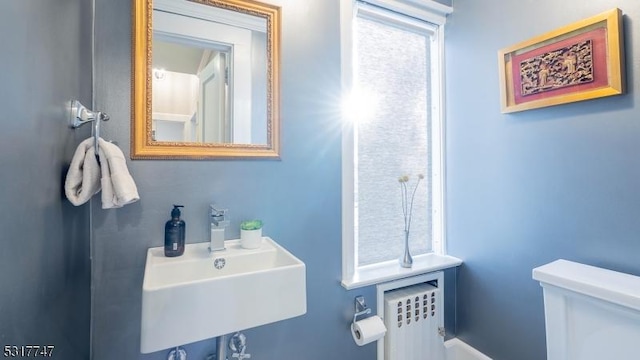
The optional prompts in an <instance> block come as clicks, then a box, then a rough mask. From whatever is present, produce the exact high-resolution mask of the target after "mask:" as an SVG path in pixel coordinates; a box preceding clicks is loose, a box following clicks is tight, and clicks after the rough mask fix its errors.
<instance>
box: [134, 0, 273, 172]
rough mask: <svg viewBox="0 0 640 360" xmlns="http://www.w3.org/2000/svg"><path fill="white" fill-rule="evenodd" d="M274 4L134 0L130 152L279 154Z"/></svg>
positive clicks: (139, 155)
mask: <svg viewBox="0 0 640 360" xmlns="http://www.w3.org/2000/svg"><path fill="white" fill-rule="evenodd" d="M280 17H281V13H280V7H277V6H274V5H269V4H264V3H261V2H257V1H253V0H153V1H152V0H133V19H132V20H133V21H132V22H133V39H132V43H133V49H132V58H133V59H132V67H133V76H132V78H133V79H132V119H131V158H132V159H191V160H197V159H226V158H252V159H260V158H264V159H279V157H280V109H279V101H280V72H279V71H280V69H279V66H280V21H281V19H280Z"/></svg>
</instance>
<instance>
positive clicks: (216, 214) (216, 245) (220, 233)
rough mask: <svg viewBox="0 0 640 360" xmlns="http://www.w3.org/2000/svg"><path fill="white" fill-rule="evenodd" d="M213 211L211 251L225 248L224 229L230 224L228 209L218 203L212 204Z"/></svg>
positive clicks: (211, 212) (210, 214) (211, 213)
mask: <svg viewBox="0 0 640 360" xmlns="http://www.w3.org/2000/svg"><path fill="white" fill-rule="evenodd" d="M210 207H211V211H210V213H209V216H210V217H211V239H210V244H209V251H210V252H214V251H222V250H224V249H225V247H224V240H225V235H224V231H225V228H226V227H227V226H229V217H228V215H227V212H228V210H227V209H221V208H220V207H218V205H216V204H211V206H210Z"/></svg>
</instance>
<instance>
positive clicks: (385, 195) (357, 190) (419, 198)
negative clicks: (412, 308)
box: [342, 0, 459, 289]
mask: <svg viewBox="0 0 640 360" xmlns="http://www.w3.org/2000/svg"><path fill="white" fill-rule="evenodd" d="M426 3H431V2H429V1H427V2H426ZM342 5H343V6H344V7H343V13H342V16H343V18H342V27H343V29H342V31H343V33H342V38H343V44H342V45H343V46H342V53H343V64H342V66H343V77H344V83H345V88H346V91H345V93H348V94H349V96H346V98H345V99H346V100H345V104H344V105H345V122H346V124H345V131H344V133H343V167H342V168H343V185H342V188H343V205H342V207H343V209H342V210H343V271H342V272H343V274H342V284H343V286H345V287H346V288H349V289H350V288H355V287H359V286H365V285H370V284H375V283H379V282H382V281H387V280H391V279H395V278H400V277H406V276H410V275H415V274H420V273H424V272H428V271H434V270H439V269H442V268H445V267H450V266H455V265H458V264H459V260H458V259H454V258H450V257H447V256H444V239H443V236H444V232H443V205H442V204H443V196H442V195H443V186H442V181H443V179H442V170H443V164H442V147H443V141H442V137H443V131H442V120H443V119H442V113H443V111H442V103H443V101H442V78H443V73H442V53H443V51H442V38H443V36H442V25H443V24H444V19H445V16H446V13H447V12H449V11H450V10H451V9H450V8H448V7H446V6H443V5H440V4H438V3H432V4H429V5H428V6H427V7H425V6H424V5H422V6H420V7H416V5H415V4H414V2H411V1H408V0H405V1H398V0H378V1H368V2H367V3H360V2H355V3H354V2H353V1H343V3H342ZM419 174H421V175H424V180H422V181H421V182H420V183H419V184H418V187H417V188H416V192H415V198H414V201H413V212H412V220H411V229H410V230H411V231H410V248H411V254H412V255H413V257H414V265H413V266H412V267H411V268H401V267H400V266H399V262H398V259H399V258H400V257H401V256H402V255H403V253H404V229H405V221H404V217H403V211H402V198H401V191H400V183H399V181H398V179H399V178H400V177H401V176H403V175H409V182H408V187H409V200H410V199H411V194H412V192H413V189H414V187H415V186H416V182H417V179H418V175H419Z"/></svg>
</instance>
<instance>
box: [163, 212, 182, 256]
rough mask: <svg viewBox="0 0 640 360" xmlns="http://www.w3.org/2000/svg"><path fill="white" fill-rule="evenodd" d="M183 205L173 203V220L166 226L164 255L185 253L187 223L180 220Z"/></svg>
mask: <svg viewBox="0 0 640 360" xmlns="http://www.w3.org/2000/svg"><path fill="white" fill-rule="evenodd" d="M181 207H184V206H183V205H173V210H171V220H169V221H167V223H166V224H165V226H164V256H167V257H175V256H180V255H182V254H183V253H184V237H185V229H186V224H185V222H184V221H183V220H180V208H181Z"/></svg>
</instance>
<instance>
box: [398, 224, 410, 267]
mask: <svg viewBox="0 0 640 360" xmlns="http://www.w3.org/2000/svg"><path fill="white" fill-rule="evenodd" d="M411 265H413V258H412V257H411V252H410V251H409V231H408V230H405V231H404V255H403V256H402V257H401V258H400V266H402V267H403V268H410V267H411Z"/></svg>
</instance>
